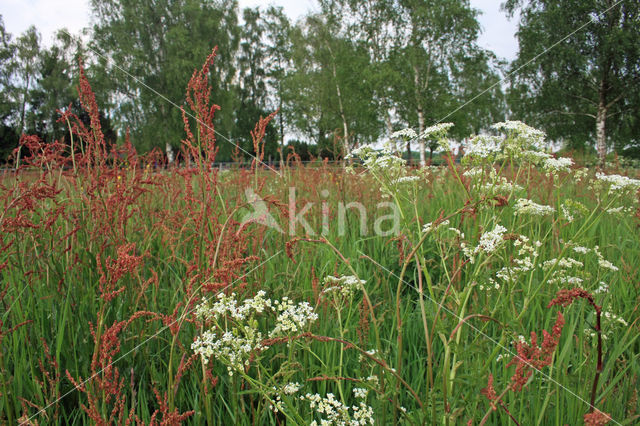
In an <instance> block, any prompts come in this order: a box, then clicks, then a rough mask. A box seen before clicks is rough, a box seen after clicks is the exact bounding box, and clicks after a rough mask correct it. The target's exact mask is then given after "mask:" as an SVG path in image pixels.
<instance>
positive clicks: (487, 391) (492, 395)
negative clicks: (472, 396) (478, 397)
mask: <svg viewBox="0 0 640 426" xmlns="http://www.w3.org/2000/svg"><path fill="white" fill-rule="evenodd" d="M480 393H481V394H483V395H484V396H486V397H487V399H488V400H489V401H491V409H492V410H494V411H495V409H496V406H495V405H494V404H493V401H495V400H496V398H498V394H497V393H496V390H495V388H494V387H493V374H491V373H489V380H488V383H487V387H486V388H484V389H482V390H481V391H480Z"/></svg>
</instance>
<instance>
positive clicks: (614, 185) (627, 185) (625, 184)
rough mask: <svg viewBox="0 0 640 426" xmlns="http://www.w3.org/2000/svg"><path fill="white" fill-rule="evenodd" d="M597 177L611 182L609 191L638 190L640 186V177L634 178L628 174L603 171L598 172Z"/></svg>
mask: <svg viewBox="0 0 640 426" xmlns="http://www.w3.org/2000/svg"><path fill="white" fill-rule="evenodd" d="M596 179H598V180H600V181H602V182H605V183H609V184H611V187H610V188H609V193H611V192H616V191H619V192H624V191H637V190H638V189H639V188H640V179H632V178H630V177H628V176H620V175H605V174H603V173H596Z"/></svg>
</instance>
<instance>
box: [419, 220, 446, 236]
mask: <svg viewBox="0 0 640 426" xmlns="http://www.w3.org/2000/svg"><path fill="white" fill-rule="evenodd" d="M447 225H449V221H448V220H443V221H442V222H440V223H438V225H437V226H436V227H435V228H434V226H433V222H429V223H425V224H424V226H423V227H422V232H423V233H425V234H426V233H427V232H431V231H436V230H438V229H439V228H441V227H445V226H447Z"/></svg>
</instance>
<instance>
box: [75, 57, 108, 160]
mask: <svg viewBox="0 0 640 426" xmlns="http://www.w3.org/2000/svg"><path fill="white" fill-rule="evenodd" d="M78 66H79V68H80V82H79V83H78V97H79V99H80V103H81V104H82V108H83V109H84V110H85V111H86V112H87V114H88V115H89V120H90V126H89V127H90V128H91V131H90V132H88V134H87V135H86V136H87V137H88V140H87V141H85V143H87V148H88V151H89V152H91V153H92V154H93V158H92V159H93V160H94V161H95V163H94V164H95V165H102V164H103V163H104V161H106V144H105V140H104V135H103V133H102V126H101V124H100V110H99V109H98V103H97V102H96V97H95V95H94V93H93V90H92V89H91V84H89V80H88V79H87V76H86V75H85V72H84V66H83V65H82V60H79V61H78Z"/></svg>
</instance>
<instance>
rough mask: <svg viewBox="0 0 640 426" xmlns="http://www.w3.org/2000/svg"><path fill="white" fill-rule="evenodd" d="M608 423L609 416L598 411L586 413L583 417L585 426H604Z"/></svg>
mask: <svg viewBox="0 0 640 426" xmlns="http://www.w3.org/2000/svg"><path fill="white" fill-rule="evenodd" d="M610 421H611V416H609V415H608V414H607V413H603V412H602V411H600V410H595V411H594V412H593V413H587V414H585V415H584V424H585V426H602V425H606V424H607V423H609V422H610Z"/></svg>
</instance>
